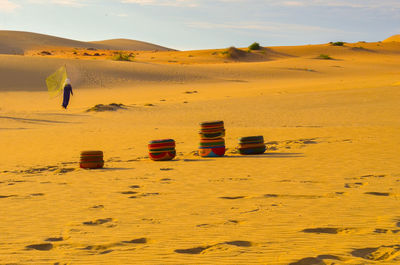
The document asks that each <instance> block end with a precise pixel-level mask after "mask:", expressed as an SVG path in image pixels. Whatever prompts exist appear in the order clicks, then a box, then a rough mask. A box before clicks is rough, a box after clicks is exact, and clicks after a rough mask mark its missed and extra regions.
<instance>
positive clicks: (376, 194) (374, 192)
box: [364, 191, 391, 196]
mask: <svg viewBox="0 0 400 265" xmlns="http://www.w3.org/2000/svg"><path fill="white" fill-rule="evenodd" d="M364 194H367V195H374V196H390V195H391V194H390V193H388V192H376V191H370V192H364Z"/></svg>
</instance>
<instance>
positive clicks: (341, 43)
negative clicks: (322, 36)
mask: <svg viewBox="0 0 400 265" xmlns="http://www.w3.org/2000/svg"><path fill="white" fill-rule="evenodd" d="M330 44H331V45H332V46H343V45H344V42H343V41H337V42H330Z"/></svg>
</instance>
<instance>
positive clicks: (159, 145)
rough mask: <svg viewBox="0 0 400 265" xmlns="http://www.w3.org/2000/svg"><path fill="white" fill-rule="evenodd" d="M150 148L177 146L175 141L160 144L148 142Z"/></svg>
mask: <svg viewBox="0 0 400 265" xmlns="http://www.w3.org/2000/svg"><path fill="white" fill-rule="evenodd" d="M148 147H149V149H150V148H164V147H175V142H173V143H158V144H148Z"/></svg>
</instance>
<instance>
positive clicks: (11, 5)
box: [0, 0, 20, 12]
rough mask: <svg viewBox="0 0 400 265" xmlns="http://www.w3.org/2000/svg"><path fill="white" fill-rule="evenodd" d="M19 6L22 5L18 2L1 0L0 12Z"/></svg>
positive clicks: (9, 10) (12, 9) (10, 10)
mask: <svg viewBox="0 0 400 265" xmlns="http://www.w3.org/2000/svg"><path fill="white" fill-rule="evenodd" d="M18 7H20V6H19V5H18V4H15V3H13V2H11V1H9V0H0V12H12V11H14V10H15V9H17V8H18Z"/></svg>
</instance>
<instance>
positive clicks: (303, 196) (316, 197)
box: [264, 194, 328, 199]
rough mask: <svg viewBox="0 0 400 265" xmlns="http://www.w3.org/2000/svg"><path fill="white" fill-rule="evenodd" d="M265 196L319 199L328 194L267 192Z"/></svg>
mask: <svg viewBox="0 0 400 265" xmlns="http://www.w3.org/2000/svg"><path fill="white" fill-rule="evenodd" d="M264 197H265V198H278V197H279V198H294V199H319V198H323V197H328V196H321V195H303V194H293V195H292V194H265V195H264Z"/></svg>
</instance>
